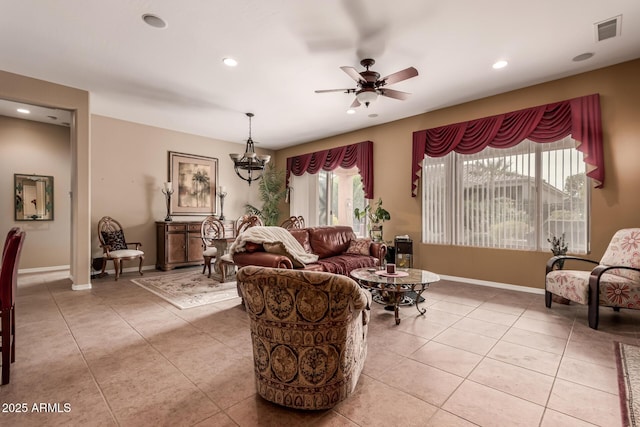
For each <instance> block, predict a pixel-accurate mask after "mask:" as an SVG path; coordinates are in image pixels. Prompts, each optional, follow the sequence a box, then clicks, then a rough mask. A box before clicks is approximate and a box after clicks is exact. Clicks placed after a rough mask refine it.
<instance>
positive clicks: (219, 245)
mask: <svg viewBox="0 0 640 427" xmlns="http://www.w3.org/2000/svg"><path fill="white" fill-rule="evenodd" d="M213 246H215V247H216V249H217V250H218V253H217V255H216V262H215V263H214V264H213V269H214V270H215V271H216V272H217V273H221V272H222V270H221V268H222V266H221V265H220V263H221V261H222V255H224V254H225V253H226V252H227V241H226V240H224V239H220V240H214V241H213Z"/></svg>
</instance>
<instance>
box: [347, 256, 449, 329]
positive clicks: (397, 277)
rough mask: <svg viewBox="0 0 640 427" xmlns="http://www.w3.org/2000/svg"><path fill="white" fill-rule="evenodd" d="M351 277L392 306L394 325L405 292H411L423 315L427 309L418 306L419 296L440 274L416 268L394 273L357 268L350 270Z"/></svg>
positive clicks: (397, 320)
mask: <svg viewBox="0 0 640 427" xmlns="http://www.w3.org/2000/svg"><path fill="white" fill-rule="evenodd" d="M351 277H353V278H354V279H355V280H356V281H357V282H358V283H359V284H360V286H362V287H363V288H365V289H369V290H375V291H378V292H379V293H380V295H381V296H382V297H383V298H384V302H385V303H386V304H387V305H389V306H392V307H393V310H394V312H395V318H396V325H399V324H400V316H399V310H400V303H401V302H403V300H404V301H406V298H407V294H408V293H409V292H413V293H415V294H416V296H415V300H414V301H415V305H416V309H417V310H418V313H420V315H421V316H422V315H424V314H425V313H426V312H427V310H426V309H424V308H420V307H419V304H420V296H421V295H422V293H423V292H424V291H426V290H427V289H428V288H429V285H430V284H431V283H433V282H437V281H438V280H440V276H438V275H437V274H435V273H432V272H430V271H426V270H419V269H417V268H398V269H397V270H396V273H395V274H391V273H387V272H386V271H385V270H381V269H379V268H377V269H376V268H357V269H355V270H353V271H352V272H351Z"/></svg>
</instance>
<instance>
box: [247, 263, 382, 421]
mask: <svg viewBox="0 0 640 427" xmlns="http://www.w3.org/2000/svg"><path fill="white" fill-rule="evenodd" d="M237 280H238V284H239V286H240V287H241V288H242V293H243V295H244V304H245V308H246V310H247V313H248V314H249V318H250V329H251V340H252V343H253V359H254V363H255V376H256V387H257V389H258V393H259V394H260V396H262V397H263V398H265V399H266V400H269V401H271V402H273V403H276V404H278V405H282V406H287V407H289V408H296V409H327V408H331V407H333V406H334V405H336V404H337V403H339V402H340V401H342V400H344V399H346V398H347V397H348V396H349V395H350V394H351V393H352V392H353V390H354V389H355V386H356V384H357V382H358V378H359V377H360V372H361V371H362V367H363V366H364V361H365V358H366V356H367V328H368V326H367V324H368V321H369V309H370V305H371V295H370V294H369V293H368V292H366V291H364V290H362V289H360V287H359V286H358V284H357V283H356V282H355V281H353V280H352V279H350V278H349V277H346V276H339V275H336V274H331V273H326V272H318V271H304V270H290V269H280V268H269V267H256V266H247V267H243V268H241V269H240V270H239V271H238V275H237Z"/></svg>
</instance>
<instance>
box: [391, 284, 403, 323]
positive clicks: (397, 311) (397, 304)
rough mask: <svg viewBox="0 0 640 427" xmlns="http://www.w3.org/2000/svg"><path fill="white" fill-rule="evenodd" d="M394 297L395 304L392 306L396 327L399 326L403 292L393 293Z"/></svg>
mask: <svg viewBox="0 0 640 427" xmlns="http://www.w3.org/2000/svg"><path fill="white" fill-rule="evenodd" d="M394 296H395V302H394V304H393V306H394V312H395V316H396V325H399V324H400V320H401V319H400V303H401V302H402V300H403V299H404V292H395V293H394Z"/></svg>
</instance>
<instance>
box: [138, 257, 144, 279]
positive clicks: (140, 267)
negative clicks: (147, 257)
mask: <svg viewBox="0 0 640 427" xmlns="http://www.w3.org/2000/svg"><path fill="white" fill-rule="evenodd" d="M142 261H144V257H143V256H141V257H140V265H139V266H138V273H140V275H141V276H142V275H143V274H142Z"/></svg>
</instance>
